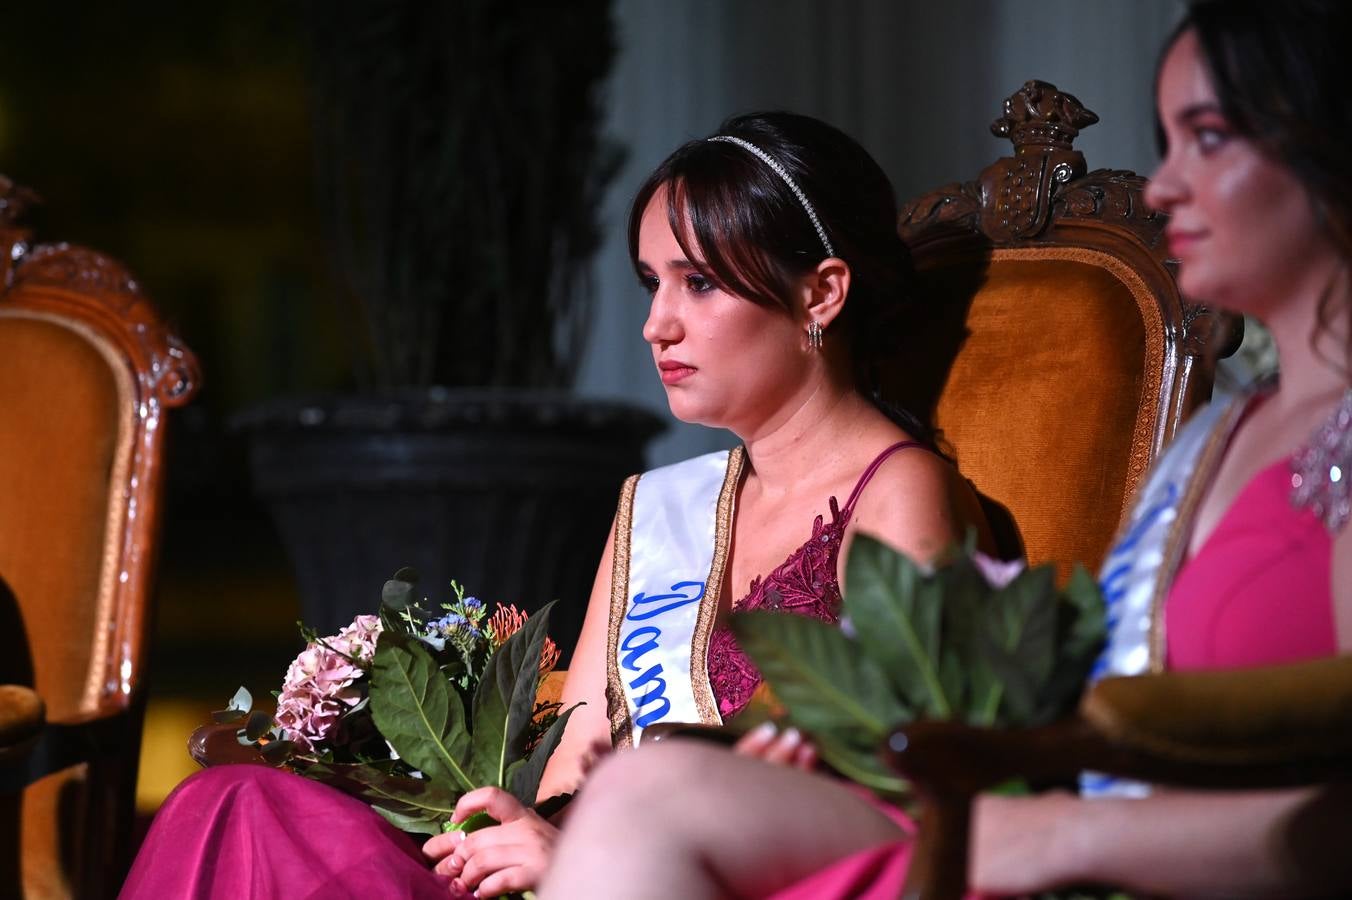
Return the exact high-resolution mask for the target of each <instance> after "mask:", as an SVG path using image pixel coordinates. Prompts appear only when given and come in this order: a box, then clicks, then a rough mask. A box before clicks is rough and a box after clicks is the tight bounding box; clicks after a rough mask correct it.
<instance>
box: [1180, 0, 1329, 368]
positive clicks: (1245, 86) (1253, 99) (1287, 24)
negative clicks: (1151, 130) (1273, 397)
mask: <svg viewBox="0 0 1352 900" xmlns="http://www.w3.org/2000/svg"><path fill="white" fill-rule="evenodd" d="M1185 32H1191V33H1193V34H1195V35H1196V37H1197V43H1198V46H1199V47H1200V49H1201V54H1202V59H1203V61H1204V63H1205V65H1206V67H1207V70H1208V72H1209V74H1210V75H1211V83H1212V87H1213V88H1214V89H1215V91H1216V98H1217V100H1218V101H1219V103H1220V107H1221V113H1222V114H1223V115H1224V116H1225V118H1226V120H1227V121H1228V122H1229V123H1230V124H1231V126H1232V127H1233V128H1234V129H1235V130H1236V131H1237V132H1238V133H1239V134H1241V135H1243V136H1245V137H1247V138H1249V139H1250V140H1252V141H1253V142H1254V143H1255V144H1256V145H1257V146H1258V147H1259V148H1260V149H1261V150H1262V151H1263V152H1264V153H1266V154H1268V155H1269V156H1270V157H1271V158H1272V159H1275V160H1277V161H1278V162H1280V163H1281V164H1282V165H1284V166H1286V167H1287V168H1288V169H1290V170H1291V172H1292V173H1293V174H1294V175H1295V177H1296V179H1297V180H1299V181H1300V183H1301V184H1302V185H1303V186H1304V188H1305V190H1306V193H1307V194H1308V196H1309V198H1310V203H1311V204H1312V206H1313V208H1314V212H1315V215H1316V217H1317V218H1318V220H1319V222H1320V224H1321V225H1322V226H1323V227H1324V228H1325V230H1326V231H1327V233H1328V235H1329V237H1330V239H1331V240H1332V241H1333V243H1334V246H1336V247H1337V248H1338V250H1339V252H1340V253H1341V254H1342V256H1343V259H1344V260H1346V261H1347V262H1349V263H1352V94H1349V93H1348V91H1347V88H1346V84H1345V81H1344V79H1345V78H1346V74H1347V56H1348V52H1349V48H1350V47H1352V2H1347V0H1284V2H1280V3H1274V2H1271V0H1194V2H1193V3H1191V4H1190V5H1189V6H1188V11H1187V14H1186V16H1185V17H1184V18H1183V21H1182V22H1180V23H1179V25H1178V28H1177V29H1176V30H1175V31H1174V34H1173V35H1172V36H1171V37H1170V39H1169V41H1168V42H1167V43H1166V44H1165V46H1164V50H1163V52H1162V53H1161V54H1160V65H1163V61H1164V57H1165V56H1166V55H1167V54H1168V52H1169V50H1170V48H1172V47H1173V45H1174V43H1175V42H1176V41H1177V40H1178V38H1179V37H1180V36H1181V35H1182V34H1184V33H1185ZM1158 71H1159V70H1158V67H1157V69H1156V81H1157V82H1158V78H1159V75H1158ZM1156 127H1157V133H1159V134H1160V144H1161V148H1162V147H1163V136H1162V135H1163V130H1162V128H1160V126H1159V125H1158V123H1157V126H1156ZM1333 300H1334V298H1333V295H1332V294H1331V293H1326V294H1325V296H1324V298H1323V300H1322V301H1321V303H1320V305H1319V314H1318V321H1317V322H1316V323H1315V337H1316V338H1317V336H1318V335H1319V333H1320V332H1322V331H1326V330H1327V329H1328V328H1329V326H1330V323H1331V322H1332V320H1333V318H1334V317H1335V314H1336V310H1335V309H1334V308H1333V307H1332V303H1333ZM1344 312H1345V313H1347V314H1348V315H1349V317H1350V318H1352V310H1344ZM1344 351H1345V359H1344V361H1343V362H1344V367H1345V369H1346V367H1347V366H1348V364H1349V362H1352V335H1349V340H1348V345H1347V346H1346V347H1345V348H1344Z"/></svg>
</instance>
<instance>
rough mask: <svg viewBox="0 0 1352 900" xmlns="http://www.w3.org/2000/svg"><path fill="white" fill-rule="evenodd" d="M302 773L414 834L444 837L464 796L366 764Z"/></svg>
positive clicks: (308, 769) (322, 767)
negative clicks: (443, 828) (443, 826)
mask: <svg viewBox="0 0 1352 900" xmlns="http://www.w3.org/2000/svg"><path fill="white" fill-rule="evenodd" d="M298 772H299V774H301V775H304V776H305V777H306V778H310V779H313V780H314V781H321V782H323V783H324V784H327V785H329V786H330V787H334V788H337V789H338V790H340V791H343V792H344V793H346V794H349V795H351V796H353V797H356V798H357V799H358V800H362V801H365V802H366V803H369V804H370V805H371V806H372V807H373V808H374V809H375V810H376V812H378V813H380V814H381V815H382V816H384V817H385V819H386V820H387V821H389V822H390V823H391V824H392V825H394V826H395V827H396V828H399V829H402V830H404V831H408V832H410V833H413V834H440V833H441V823H442V822H444V821H447V820H449V819H450V817H451V814H452V813H454V812H455V804H456V801H458V800H459V799H460V795H461V794H460V792H459V791H456V790H453V789H451V788H450V787H449V786H448V785H446V784H445V783H441V784H438V783H436V782H433V781H428V780H427V779H423V778H410V777H407V776H402V775H393V774H390V773H389V772H385V771H382V770H381V769H379V768H377V767H375V766H371V765H368V764H365V763H345V764H344V763H314V764H310V765H308V766H304V767H303V768H300V769H298Z"/></svg>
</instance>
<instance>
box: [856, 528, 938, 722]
mask: <svg viewBox="0 0 1352 900" xmlns="http://www.w3.org/2000/svg"><path fill="white" fill-rule="evenodd" d="M845 584H846V594H845V598H844V614H845V615H846V616H848V617H849V619H850V622H851V623H852V624H853V625H854V630H855V632H856V634H858V640H859V643H860V644H861V645H862V646H863V648H864V650H865V652H866V653H867V654H868V656H869V657H871V658H872V659H873V660H876V661H877V662H878V663H880V664H881V666H882V668H883V670H884V671H885V672H886V673H887V677H888V679H889V680H890V681H891V683H892V684H893V686H894V687H895V688H896V690H897V694H898V696H899V697H900V698H902V700H903V702H905V703H907V704H908V705H911V706H913V707H914V708H916V709H917V711H919V712H922V713H926V714H929V715H933V716H937V717H939V718H948V717H949V716H951V715H952V708H953V705H952V701H951V699H950V698H949V697H948V695H947V692H946V691H945V690H944V684H943V681H942V679H941V677H940V671H939V659H938V654H939V638H940V622H941V614H942V610H943V602H942V601H943V599H944V598H943V596H942V595H941V594H940V593H939V586H938V583H937V582H936V581H934V580H933V579H929V578H926V576H925V574H924V573H923V572H922V571H921V570H920V568H919V567H918V566H916V565H915V563H913V562H911V560H909V559H908V558H907V557H906V555H905V554H903V553H899V552H897V551H896V550H893V549H892V548H891V547H889V546H887V545H886V544H884V543H882V542H881V541H879V540H877V539H875V538H873V537H870V536H869V535H866V534H861V535H858V536H857V537H856V538H855V539H854V543H853V544H852V545H851V547H850V556H849V559H848V560H847V562H846V578H845ZM893 724H894V723H893Z"/></svg>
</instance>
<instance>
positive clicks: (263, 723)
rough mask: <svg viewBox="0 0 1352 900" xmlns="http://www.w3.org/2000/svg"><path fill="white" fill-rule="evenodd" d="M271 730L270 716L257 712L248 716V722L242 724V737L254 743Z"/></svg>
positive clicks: (260, 711)
mask: <svg viewBox="0 0 1352 900" xmlns="http://www.w3.org/2000/svg"><path fill="white" fill-rule="evenodd" d="M271 729H272V716H270V715H268V714H267V713H265V712H263V711H262V710H257V711H256V712H252V713H250V714H249V720H248V722H246V723H245V724H244V736H245V737H247V738H248V739H249V740H250V741H256V740H258V739H259V738H261V737H262V736H263V735H265V734H267V733H268V731H270V730H271Z"/></svg>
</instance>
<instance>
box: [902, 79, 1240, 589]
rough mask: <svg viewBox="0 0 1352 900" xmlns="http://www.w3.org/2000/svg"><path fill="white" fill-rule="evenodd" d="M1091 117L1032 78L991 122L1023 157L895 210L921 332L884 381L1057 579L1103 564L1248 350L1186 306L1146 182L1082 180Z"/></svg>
mask: <svg viewBox="0 0 1352 900" xmlns="http://www.w3.org/2000/svg"><path fill="white" fill-rule="evenodd" d="M1097 121H1098V117H1097V116H1096V115H1095V114H1094V113H1092V112H1090V111H1089V110H1087V109H1085V108H1084V107H1083V106H1081V105H1080V103H1079V101H1078V100H1076V99H1075V98H1074V97H1072V96H1070V95H1069V94H1064V93H1061V92H1060V91H1058V90H1056V88H1055V87H1054V86H1052V85H1050V84H1045V83H1042V82H1037V81H1030V82H1028V83H1027V84H1025V85H1024V86H1023V87H1022V88H1021V89H1020V90H1019V91H1018V92H1016V93H1015V94H1014V95H1013V96H1011V97H1010V98H1009V99H1008V100H1006V101H1005V105H1004V114H1003V115H1002V116H1001V117H1000V118H999V119H997V120H996V121H995V123H994V124H993V125H992V126H991V130H992V132H993V133H994V134H996V135H997V136H999V137H1007V138H1009V139H1010V140H1011V141H1012V142H1013V144H1014V154H1013V156H1009V157H1005V158H1003V159H1000V160H997V161H996V162H994V163H992V164H991V165H990V166H988V167H986V169H985V170H983V171H982V172H981V173H980V175H978V176H977V178H976V180H975V181H969V182H966V183H963V184H951V185H948V186H946V187H942V188H940V189H938V190H936V191H934V192H932V193H929V194H926V195H924V196H922V197H920V198H918V199H916V200H913V201H912V202H910V203H908V204H906V205H905V206H904V207H903V209H902V213H901V223H900V230H901V235H902V237H903V238H904V239H905V240H906V242H907V243H908V244H909V245H910V247H911V249H912V253H913V255H914V258H915V262H916V267H917V269H918V271H919V274H920V277H921V281H922V285H923V288H924V290H923V291H922V294H921V296H922V297H923V298H924V302H925V303H926V304H927V308H928V320H927V321H926V322H925V323H923V324H922V325H921V326H919V327H917V328H916V329H915V330H914V332H912V333H911V334H909V335H906V336H904V338H903V344H902V347H901V351H900V352H899V353H898V354H897V356H896V362H895V363H894V364H893V365H892V366H891V367H890V368H889V370H888V371H886V372H885V373H884V392H885V393H886V394H888V395H889V396H890V397H892V398H893V399H895V400H897V401H898V402H900V403H901V404H903V405H905V406H907V407H909V408H910V409H913V410H915V411H916V412H918V413H922V414H925V413H928V414H929V415H930V417H931V419H932V420H933V422H934V424H935V425H936V426H937V427H938V428H939V429H940V430H941V432H942V436H943V438H944V439H945V440H946V442H947V443H948V445H949V446H951V448H952V450H953V451H954V453H955V455H956V458H957V462H958V465H959V467H960V468H961V470H962V472H963V473H964V474H965V475H966V476H967V477H968V478H970V479H971V480H972V481H973V482H974V483H975V485H976V486H977V488H978V489H979V490H980V491H981V492H982V493H983V494H984V495H986V497H988V498H989V499H991V500H994V501H995V502H996V504H998V505H999V506H1001V507H1004V509H1005V510H1007V511H1008V513H1010V514H1012V516H1013V519H1014V521H1015V522H1017V524H1018V529H1019V531H1020V532H1021V537H1022V543H1023V545H1024V548H1025V550H1026V553H1027V557H1028V560H1029V562H1030V563H1031V564H1033V565H1036V564H1040V563H1044V562H1055V563H1056V564H1057V566H1058V570H1059V574H1060V575H1061V577H1062V578H1063V579H1064V578H1065V577H1066V576H1067V575H1068V573H1069V568H1070V565H1071V564H1072V563H1073V562H1075V561H1079V562H1082V563H1084V564H1085V565H1086V566H1087V567H1089V568H1090V570H1091V571H1093V570H1095V569H1096V568H1097V566H1098V564H1099V562H1100V561H1101V559H1102V558H1103V555H1104V553H1105V552H1106V550H1107V547H1108V543H1109V541H1110V540H1111V538H1112V535H1113V531H1114V529H1115V528H1116V527H1117V523H1118V520H1119V518H1120V517H1121V515H1122V513H1123V511H1124V508H1125V505H1126V503H1127V501H1128V499H1129V498H1130V497H1131V495H1132V492H1133V491H1134V490H1135V488H1136V485H1137V484H1138V482H1139V481H1140V478H1141V475H1142V474H1143V473H1144V472H1145V470H1146V467H1147V466H1148V465H1149V463H1150V461H1151V459H1152V458H1153V457H1154V456H1155V454H1156V453H1158V452H1159V450H1160V448H1161V447H1162V446H1163V445H1164V444H1165V443H1166V442H1167V441H1168V440H1169V438H1170V437H1171V436H1172V435H1173V433H1174V429H1175V428H1176V427H1177V426H1178V424H1179V422H1180V420H1181V419H1182V418H1183V417H1184V416H1186V414H1187V413H1188V412H1190V411H1191V410H1192V409H1193V408H1194V407H1196V406H1197V405H1198V404H1199V403H1201V402H1205V401H1206V399H1207V398H1208V397H1209V396H1210V393H1211V373H1210V371H1209V369H1208V367H1207V366H1206V365H1204V364H1203V363H1202V360H1203V358H1204V351H1205V350H1206V348H1207V347H1208V344H1209V342H1210V341H1211V340H1212V337H1213V333H1217V332H1218V334H1217V337H1223V336H1230V335H1231V334H1233V336H1234V337H1237V336H1238V330H1237V329H1235V328H1234V325H1233V323H1232V322H1231V321H1230V320H1227V319H1218V318H1217V317H1215V316H1212V315H1210V314H1208V313H1207V312H1206V311H1205V310H1203V309H1200V308H1198V307H1194V306H1189V305H1188V304H1186V303H1184V302H1183V300H1182V299H1181V298H1180V296H1179V293H1178V288H1177V286H1176V284H1175V282H1174V277H1173V273H1172V271H1171V269H1170V265H1169V263H1168V260H1167V259H1166V253H1165V248H1164V245H1163V241H1162V235H1163V220H1162V217H1161V216H1159V215H1157V214H1155V213H1153V212H1152V211H1151V210H1149V209H1148V208H1147V207H1146V205H1145V203H1144V201H1143V200H1142V196H1141V194H1142V190H1143V186H1144V184H1145V181H1144V179H1142V178H1140V177H1138V176H1137V175H1135V174H1133V173H1131V172H1126V171H1114V170H1106V169H1099V170H1097V171H1094V172H1086V168H1087V167H1086V165H1085V160H1084V156H1083V155H1082V154H1081V153H1079V152H1078V151H1076V150H1074V149H1073V148H1072V141H1073V140H1074V138H1075V136H1076V135H1077V134H1078V133H1079V131H1080V129H1082V128H1085V127H1087V126H1089V125H1092V124H1094V123H1095V122H1097ZM997 518H998V517H997ZM997 524H999V523H998V522H997ZM1008 539H1009V536H1008V535H1006V540H1007V541H1008Z"/></svg>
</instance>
